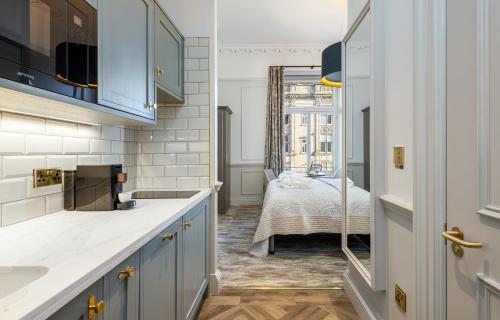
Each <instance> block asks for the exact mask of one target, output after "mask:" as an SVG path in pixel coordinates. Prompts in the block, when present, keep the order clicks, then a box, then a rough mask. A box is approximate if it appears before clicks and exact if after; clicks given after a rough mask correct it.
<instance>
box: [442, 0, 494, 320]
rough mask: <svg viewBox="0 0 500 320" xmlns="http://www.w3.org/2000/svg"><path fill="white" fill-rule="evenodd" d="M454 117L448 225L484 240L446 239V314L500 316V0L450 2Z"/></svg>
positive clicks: (450, 116)
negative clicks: (458, 243) (457, 241)
mask: <svg viewBox="0 0 500 320" xmlns="http://www.w3.org/2000/svg"><path fill="white" fill-rule="evenodd" d="M447 114H448V116H447V121H448V124H447V144H448V147H447V167H448V169H447V190H448V191H447V229H448V230H449V231H451V230H452V228H453V227H458V228H460V230H461V231H462V232H463V240H465V241H467V242H473V243H470V244H469V245H472V246H476V247H479V246H480V244H482V247H481V248H467V247H464V246H461V245H452V244H453V242H452V241H447V318H448V319H463V320H473V319H480V320H483V319H488V320H498V319H500V1H499V0H450V1H447ZM449 234H450V235H451V236H454V237H457V236H458V237H459V236H460V233H459V232H450V233H449ZM474 242H475V243H476V244H474ZM479 243H480V244H479ZM466 245H468V244H466ZM453 247H454V248H453ZM453 249H455V250H453ZM462 254H463V255H462ZM461 255H462V256H461Z"/></svg>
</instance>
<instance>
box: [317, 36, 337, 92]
mask: <svg viewBox="0 0 500 320" xmlns="http://www.w3.org/2000/svg"><path fill="white" fill-rule="evenodd" d="M321 83H322V84H324V85H326V86H330V87H336V88H340V87H342V42H337V43H334V44H332V45H330V46H328V47H327V48H326V49H325V50H323V53H322V55H321Z"/></svg>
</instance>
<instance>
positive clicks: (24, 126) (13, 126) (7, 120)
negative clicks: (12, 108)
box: [2, 113, 45, 134]
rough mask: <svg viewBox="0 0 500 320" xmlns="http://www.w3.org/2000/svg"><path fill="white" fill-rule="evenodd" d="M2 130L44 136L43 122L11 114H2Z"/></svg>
mask: <svg viewBox="0 0 500 320" xmlns="http://www.w3.org/2000/svg"><path fill="white" fill-rule="evenodd" d="M2 130H3V131H10V132H29V133H39V134H44V133H45V120H44V119H41V118H35V117H28V116H22V115H17V114H12V113H2Z"/></svg>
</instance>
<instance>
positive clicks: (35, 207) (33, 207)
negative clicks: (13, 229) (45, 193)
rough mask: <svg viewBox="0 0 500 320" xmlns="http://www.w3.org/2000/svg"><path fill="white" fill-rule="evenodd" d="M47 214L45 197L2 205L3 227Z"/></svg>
mask: <svg viewBox="0 0 500 320" xmlns="http://www.w3.org/2000/svg"><path fill="white" fill-rule="evenodd" d="M44 214H45V197H38V198H33V199H27V200H21V201H15V202H9V203H5V204H2V226H8V225H11V224H14V223H17V222H21V221H25V220H28V219H33V218H36V217H40V216H43V215H44Z"/></svg>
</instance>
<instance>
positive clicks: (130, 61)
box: [98, 0, 155, 119]
mask: <svg viewBox="0 0 500 320" xmlns="http://www.w3.org/2000/svg"><path fill="white" fill-rule="evenodd" d="M98 4H99V11H98V14H99V29H98V30H99V45H98V50H99V70H98V72H99V86H100V90H99V103H100V104H102V105H106V106H108V107H112V108H114V109H117V110H121V111H125V112H128V113H131V114H134V115H138V116H142V117H145V118H148V119H154V118H155V110H154V105H155V102H154V78H153V59H154V52H153V38H154V2H153V1H152V0H106V1H99V3H98Z"/></svg>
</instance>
